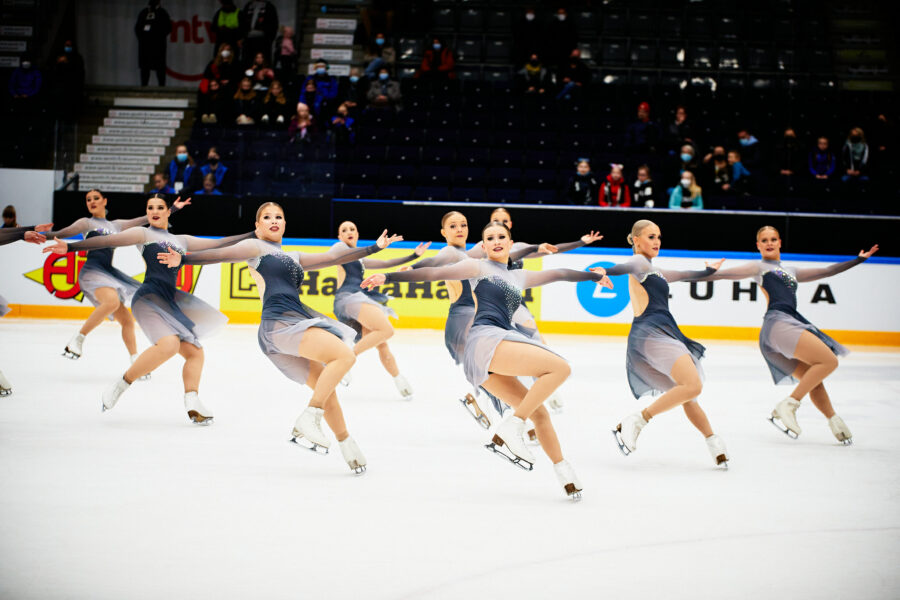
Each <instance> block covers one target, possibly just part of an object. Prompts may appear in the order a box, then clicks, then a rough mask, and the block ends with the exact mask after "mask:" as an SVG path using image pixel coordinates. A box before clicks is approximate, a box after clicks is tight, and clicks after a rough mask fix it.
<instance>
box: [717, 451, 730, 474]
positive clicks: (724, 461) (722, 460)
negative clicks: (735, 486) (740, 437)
mask: <svg viewBox="0 0 900 600" xmlns="http://www.w3.org/2000/svg"><path fill="white" fill-rule="evenodd" d="M716 466H717V467H722V468H723V469H725V470H726V471H727V470H728V457H727V456H725V455H724V454H720V455H718V456H717V457H716Z"/></svg>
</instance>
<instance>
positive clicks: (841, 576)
mask: <svg viewBox="0 0 900 600" xmlns="http://www.w3.org/2000/svg"><path fill="white" fill-rule="evenodd" d="M78 327H79V323H78V322H75V321H58V322H53V321H28V320H11V319H3V320H2V321H0V369H2V370H3V372H4V373H5V374H6V376H7V377H8V378H9V379H10V381H11V382H12V384H13V389H14V395H12V396H10V397H6V398H0V598H4V599H5V598H11V599H21V598H41V599H48V598H91V599H106V598H110V599H113V598H115V599H122V598H128V599H134V598H153V599H158V598H292V599H298V598H300V599H307V598H310V599H311V598H323V599H331V598H354V599H361V598H364V599H369V598H371V599H382V598H383V599H389V598H390V599H394V598H398V599H399V598H416V599H418V598H424V599H432V598H453V599H456V598H491V599H505V598H510V599H516V600H522V599H528V598H557V597H559V598H565V597H577V598H598V597H614V598H622V599H631V598H716V599H723V598H829V599H834V598H841V597H851V598H854V600H860V599H864V598H897V597H900V569H898V565H900V466H898V465H900V428H898V425H900V402H898V400H900V353H898V352H888V351H873V350H871V349H854V350H857V351H855V352H854V353H853V354H851V355H850V356H849V357H847V358H845V359H842V360H841V366H840V368H839V369H838V371H837V372H836V373H835V374H833V375H832V376H831V377H830V378H829V379H828V380H827V385H828V389H829V391H830V393H831V396H832V400H833V402H834V403H835V407H836V409H837V411H838V414H840V415H841V416H842V417H843V418H844V420H845V421H846V422H847V424H848V426H849V427H850V429H851V430H852V431H853V434H854V441H855V444H854V445H853V446H850V447H844V446H841V445H839V444H838V443H837V442H836V441H835V439H834V437H833V436H832V435H831V432H830V431H829V429H828V426H827V423H826V421H825V418H824V417H823V416H822V415H821V414H819V413H818V412H817V411H816V410H815V408H814V407H813V406H812V405H811V404H810V403H809V401H808V400H806V401H804V403H803V405H802V406H801V408H800V411H799V413H798V415H799V421H800V425H801V426H802V428H803V434H802V435H801V436H800V439H799V440H796V441H793V440H790V439H788V438H787V437H786V436H784V435H783V434H781V433H779V432H778V431H776V430H775V429H774V428H773V427H772V426H771V425H770V424H769V423H768V422H766V416H767V415H768V414H769V412H770V411H771V409H772V407H773V406H774V405H775V403H776V402H777V401H778V400H780V399H781V398H783V397H784V396H786V395H787V393H788V391H789V389H790V388H786V387H782V388H776V387H775V386H773V385H772V383H771V378H770V377H769V374H768V371H767V370H766V368H765V366H764V364H763V361H762V358H761V357H760V355H759V352H758V349H757V348H756V347H755V345H754V344H751V343H724V342H709V343H708V356H707V359H706V360H705V363H704V364H705V369H706V373H707V383H706V387H705V389H704V392H703V395H702V396H701V399H700V402H701V405H702V406H704V407H705V409H706V411H707V413H708V414H709V417H710V420H711V422H712V424H713V427H714V428H715V429H716V432H717V433H719V434H720V435H721V436H722V437H723V439H724V440H725V442H726V443H727V445H728V449H729V453H730V454H731V456H732V462H731V468H730V469H729V470H728V471H727V472H726V471H722V470H718V469H716V468H715V467H714V466H713V464H712V460H711V459H710V457H709V454H708V453H707V450H706V445H705V444H704V441H703V439H702V437H701V436H700V434H699V433H698V432H697V431H696V430H694V429H692V427H691V426H690V424H689V423H688V422H687V420H686V419H685V418H684V416H683V414H682V413H681V411H673V412H671V413H667V414H665V415H662V416H660V417H658V418H656V419H654V420H653V421H652V422H651V423H650V425H648V426H647V427H646V428H645V429H644V431H643V433H642V434H641V438H640V443H639V448H638V450H637V452H636V453H635V454H634V455H632V456H630V457H627V458H626V457H623V456H622V455H621V454H620V453H619V451H618V449H617V448H616V446H615V443H614V440H613V436H612V435H611V433H610V429H611V427H612V426H614V425H615V424H616V423H617V422H618V420H619V419H620V418H621V417H622V416H624V415H626V414H629V413H631V412H635V411H636V410H637V409H638V408H639V407H643V406H644V405H646V404H647V401H646V400H645V401H642V402H635V401H634V400H633V399H632V398H631V396H630V393H629V391H628V388H627V384H626V382H625V375H624V349H625V340H624V338H591V337H586V336H553V335H551V336H548V341H549V343H550V345H551V346H552V347H553V348H555V349H557V350H559V351H560V352H561V353H562V354H563V355H564V356H565V357H567V358H568V359H569V360H570V361H571V363H572V367H573V374H572V377H571V378H570V379H569V381H568V382H567V383H566V384H565V385H564V386H563V387H562V388H561V395H562V397H563V399H564V401H565V403H566V406H565V412H564V413H563V414H561V415H558V416H556V415H555V416H554V423H555V425H556V428H557V431H558V432H559V435H560V439H561V441H562V445H563V451H564V453H565V455H566V458H567V459H568V460H569V462H571V463H572V465H573V466H574V468H575V470H576V472H577V473H578V475H579V477H580V479H581V481H582V483H583V485H584V488H585V491H584V499H583V501H582V502H580V503H572V502H570V501H569V500H568V499H566V497H565V495H564V493H563V491H562V489H561V488H560V487H559V486H558V484H557V482H556V478H555V476H554V473H553V469H552V466H551V464H550V461H549V460H548V459H547V458H546V456H544V455H543V454H542V453H541V452H540V450H539V449H535V451H536V452H535V453H536V455H537V456H538V462H537V464H536V465H535V469H534V471H533V472H525V471H522V470H520V469H518V468H516V467H513V466H512V465H510V464H508V463H504V462H503V461H501V460H498V458H496V457H494V456H493V455H492V454H490V453H489V452H487V451H486V450H485V449H484V448H483V445H484V444H485V443H486V442H487V441H488V440H489V438H490V434H489V433H488V432H485V431H484V430H482V429H480V428H479V427H478V426H477V425H476V423H475V421H474V420H473V419H472V418H471V417H469V416H468V414H467V413H466V412H465V411H464V409H463V408H462V406H461V405H460V403H459V402H458V401H457V398H459V397H460V396H461V395H463V394H464V393H465V392H466V391H467V384H466V383H465V380H464V378H463V376H462V373H461V371H460V370H458V369H457V368H456V367H454V366H453V365H452V363H451V362H450V359H449V358H448V356H447V353H446V350H445V349H444V347H443V338H442V333H441V332H439V331H424V330H423V331H410V330H399V331H398V333H397V335H396V337H395V338H394V339H393V340H392V342H391V346H392V348H393V350H394V353H395V355H396V357H397V360H398V362H399V364H400V367H401V371H402V372H403V373H404V374H405V375H406V376H407V378H408V379H409V380H410V382H411V383H412V385H413V386H414V388H415V392H416V396H415V400H414V401H412V402H405V401H402V400H400V399H399V398H398V395H397V392H396V390H395V388H394V386H393V383H392V382H391V380H390V378H389V377H388V375H387V374H386V373H385V372H384V371H383V370H382V368H381V365H380V363H379V362H378V357H377V354H375V353H369V354H367V355H364V356H363V357H362V358H361V359H360V360H359V362H358V363H357V365H356V366H355V367H354V369H353V382H352V384H351V385H350V387H349V388H339V390H338V393H339V396H340V399H341V402H342V404H343V407H344V411H345V415H346V417H347V421H348V424H349V427H350V431H351V433H352V434H353V436H354V437H355V438H356V439H357V441H358V442H359V444H360V447H361V448H362V449H363V451H364V453H365V454H366V456H367V458H368V461H369V470H368V472H367V473H366V474H365V475H363V476H360V477H357V476H354V475H353V474H352V473H351V472H350V470H349V469H348V468H347V466H346V464H345V463H344V461H343V460H342V459H341V456H340V451H339V449H338V447H337V444H336V443H335V444H334V445H333V446H332V452H331V454H329V455H328V456H324V457H322V456H316V455H313V454H312V453H310V452H307V451H302V450H299V449H297V448H295V447H292V446H291V445H289V444H288V441H287V440H288V438H289V434H290V431H291V427H292V425H293V422H294V419H295V418H296V417H297V415H298V414H299V413H300V411H301V410H302V407H303V406H305V405H306V403H307V400H308V398H309V391H308V390H307V389H306V388H300V387H298V386H297V385H295V384H293V383H292V382H290V381H288V380H287V379H285V378H284V377H283V376H282V375H281V374H280V373H279V372H278V371H277V370H276V369H275V368H274V367H273V366H272V365H271V364H270V363H269V362H268V361H267V359H266V358H265V357H264V356H263V355H262V353H261V352H260V351H259V349H258V347H257V343H256V330H255V328H254V327H251V326H229V327H228V328H227V329H226V330H225V331H224V332H222V333H221V334H219V335H218V336H216V337H214V338H211V339H209V340H208V341H207V343H206V349H207V354H206V367H205V371H204V374H203V382H202V386H201V391H200V395H201V398H202V400H203V402H204V403H205V404H207V405H208V406H209V407H210V408H212V409H213V410H214V414H215V424H214V425H212V426H211V427H206V428H204V427H198V426H195V425H192V424H191V423H190V422H189V421H188V420H187V417H186V416H185V414H184V411H183V403H182V389H181V381H180V369H181V360H180V358H176V359H174V360H172V361H171V362H170V363H168V364H166V365H164V366H163V367H162V368H161V369H159V371H157V372H156V373H154V374H153V378H152V380H150V381H149V382H137V383H135V385H133V386H132V388H131V389H130V390H129V391H128V392H126V394H125V395H124V396H123V397H122V399H121V401H120V402H119V404H118V406H116V408H115V409H114V410H113V411H111V412H109V413H105V414H101V412H100V392H101V391H102V390H103V389H104V388H105V387H106V386H108V385H109V384H110V383H111V382H112V381H113V380H115V378H117V377H119V376H120V375H121V373H122V372H123V370H124V369H125V368H126V366H127V355H126V352H125V350H124V346H123V345H122V343H121V341H120V339H119V330H118V327H117V326H115V325H113V324H110V323H106V324H104V325H103V326H101V327H100V328H99V329H98V330H96V331H95V332H94V333H92V334H91V335H90V336H89V337H88V338H87V341H86V343H85V347H84V350H85V354H84V356H83V357H82V358H81V360H79V361H69V360H66V359H65V358H62V357H61V356H60V352H61V350H62V348H63V346H64V345H65V343H66V341H68V339H69V337H70V336H71V335H72V334H73V333H74V332H75V331H76V330H77V329H78ZM138 335H139V343H140V344H141V347H142V348H143V347H146V340H144V339H143V337H142V335H141V334H140V333H139V334H138ZM490 414H491V417H492V419H493V420H494V422H495V423H496V422H497V421H498V419H497V417H496V415H495V414H494V413H493V412H491V413H490Z"/></svg>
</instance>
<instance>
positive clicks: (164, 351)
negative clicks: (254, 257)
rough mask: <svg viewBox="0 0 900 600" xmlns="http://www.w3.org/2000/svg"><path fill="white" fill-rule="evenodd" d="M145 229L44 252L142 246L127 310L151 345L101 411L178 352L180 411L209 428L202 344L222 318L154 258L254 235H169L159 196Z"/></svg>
mask: <svg viewBox="0 0 900 600" xmlns="http://www.w3.org/2000/svg"><path fill="white" fill-rule="evenodd" d="M147 219H148V220H149V222H150V226H149V227H132V228H130V229H127V230H126V231H123V232H121V233H112V234H109V235H96V236H91V237H89V238H88V239H86V240H84V241H83V242H76V243H73V244H67V243H66V242H64V241H62V240H60V239H59V238H55V240H54V243H53V244H52V245H48V246H45V247H44V252H45V253H46V252H55V253H56V254H65V253H66V252H68V251H70V250H73V251H78V250H96V249H98V248H118V247H120V246H140V247H141V255H142V256H143V257H144V262H145V263H146V269H147V270H146V273H145V275H144V283H142V284H141V285H140V287H139V288H138V289H137V291H136V292H134V296H133V298H132V301H131V311H132V313H133V314H134V318H135V319H137V322H138V324H139V325H140V326H141V330H143V332H144V334H145V335H146V336H147V338H148V339H149V340H150V342H151V343H152V344H153V346H151V347H150V348H148V349H147V350H144V352H143V353H141V355H140V356H138V357H137V359H136V360H135V361H134V362H133V363H132V365H131V367H130V368H129V369H128V370H127V371H125V373H124V375H122V377H121V378H120V379H118V380H117V381H116V382H115V383H114V384H113V385H112V386H111V387H110V388H109V389H108V390H106V391H105V392H104V393H103V396H102V400H103V410H110V409H112V408H113V407H114V406H115V405H116V402H118V401H119V397H120V396H121V395H122V394H123V393H124V392H125V390H127V389H128V387H129V386H130V385H131V384H132V382H133V381H134V380H135V379H138V378H139V377H141V376H142V375H145V374H147V373H149V372H151V371H153V370H154V369H156V368H157V367H159V365H161V364H163V363H164V362H166V361H167V360H169V359H170V358H172V357H173V356H175V354H176V353H178V354H181V356H183V357H184V359H185V362H184V369H183V370H182V377H183V379H184V407H185V410H186V411H187V414H188V418H190V420H191V421H193V422H194V423H198V424H202V425H209V424H210V423H211V422H212V419H213V416H212V413H211V412H210V411H209V410H208V409H207V408H206V407H204V406H203V405H202V404H201V403H200V399H199V397H198V395H197V392H198V390H199V388H200V375H201V373H202V371H203V347H202V346H201V345H200V339H201V338H203V337H205V336H206V335H208V334H209V333H211V332H213V331H215V330H217V329H218V328H219V327H221V326H222V325H224V324H225V323H226V322H227V321H228V319H227V317H226V316H225V315H223V314H222V313H220V312H219V311H217V310H216V309H214V308H213V307H211V306H209V305H208V304H207V303H205V302H203V301H202V300H200V299H199V298H197V297H195V296H192V295H191V294H185V293H184V292H182V291H181V290H177V289H176V288H175V281H176V279H177V277H178V269H177V268H170V267H168V266H166V265H163V264H160V262H159V260H158V258H157V254H158V253H159V252H161V251H164V250H166V249H169V248H171V249H174V250H175V251H176V252H178V253H180V254H184V253H185V252H186V251H189V250H190V251H195V250H206V249H209V248H218V247H222V246H228V245H231V244H234V243H236V242H239V241H241V240H243V239H246V238H248V237H250V236H252V235H253V233H252V232H251V233H246V234H243V235H236V236H231V237H226V238H222V239H219V240H210V239H201V238H196V237H193V236H190V235H173V234H171V233H169V232H168V226H169V206H168V203H167V200H166V199H165V197H164V196H163V195H162V194H156V195H154V196H152V197H150V198H149V199H148V200H147Z"/></svg>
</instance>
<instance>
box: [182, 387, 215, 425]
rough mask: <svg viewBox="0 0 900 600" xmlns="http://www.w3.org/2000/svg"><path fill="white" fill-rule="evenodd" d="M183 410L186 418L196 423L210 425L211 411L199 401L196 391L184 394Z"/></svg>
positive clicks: (211, 419) (211, 421) (211, 420)
mask: <svg viewBox="0 0 900 600" xmlns="http://www.w3.org/2000/svg"><path fill="white" fill-rule="evenodd" d="M184 410H186V411H187V416H188V418H189V419H190V420H191V421H192V422H194V423H196V424H197V425H212V423H213V415H212V411H210V410H208V409H207V408H206V407H205V406H203V404H201V402H200V396H199V395H198V394H197V392H188V393H186V394H185V395H184Z"/></svg>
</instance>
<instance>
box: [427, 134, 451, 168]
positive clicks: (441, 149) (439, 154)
mask: <svg viewBox="0 0 900 600" xmlns="http://www.w3.org/2000/svg"><path fill="white" fill-rule="evenodd" d="M429 139H430V140H431V141H432V142H433V141H434V140H433V139H432V136H431V135H429ZM454 160H456V149H455V148H452V147H446V146H437V145H435V146H425V147H423V148H422V163H424V164H427V165H448V166H449V165H452V164H453V161H454Z"/></svg>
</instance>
